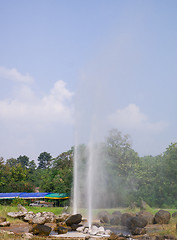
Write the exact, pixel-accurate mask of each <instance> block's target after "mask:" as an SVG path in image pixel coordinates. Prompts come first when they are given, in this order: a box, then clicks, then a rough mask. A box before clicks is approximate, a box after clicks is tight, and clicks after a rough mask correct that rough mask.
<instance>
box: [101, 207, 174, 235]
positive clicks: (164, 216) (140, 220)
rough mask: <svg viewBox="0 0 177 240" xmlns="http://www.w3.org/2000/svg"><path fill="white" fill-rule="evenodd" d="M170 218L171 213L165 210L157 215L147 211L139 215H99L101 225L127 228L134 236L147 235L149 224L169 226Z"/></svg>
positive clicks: (105, 212)
mask: <svg viewBox="0 0 177 240" xmlns="http://www.w3.org/2000/svg"><path fill="white" fill-rule="evenodd" d="M174 216H175V214H174ZM170 217H171V215H170V213H169V212H168V211H164V210H159V211H158V212H157V213H156V214H155V215H152V214H151V213H149V212H146V211H140V212H138V213H137V214H130V213H123V214H122V213H121V212H119V211H116V212H113V213H112V214H109V213H108V212H107V211H103V212H100V213H99V214H98V218H99V219H100V222H101V223H105V224H108V223H109V224H111V225H120V226H125V227H127V228H128V229H129V230H130V232H131V234H132V235H142V234H145V233H146V228H145V227H146V225H147V224H168V223H169V221H170Z"/></svg>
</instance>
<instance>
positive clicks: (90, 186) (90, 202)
mask: <svg viewBox="0 0 177 240" xmlns="http://www.w3.org/2000/svg"><path fill="white" fill-rule="evenodd" d="M93 157H94V156H93V145H92V143H90V144H89V158H88V180H87V183H88V192H87V196H88V226H89V228H91V225H92V219H93V214H92V209H93V179H94V176H93V172H94V169H93V164H94V163H93Z"/></svg>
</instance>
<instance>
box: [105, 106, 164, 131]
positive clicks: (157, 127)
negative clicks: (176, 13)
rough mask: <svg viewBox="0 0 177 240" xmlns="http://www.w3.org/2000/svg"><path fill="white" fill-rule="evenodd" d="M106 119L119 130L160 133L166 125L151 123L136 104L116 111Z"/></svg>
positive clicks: (161, 122)
mask: <svg viewBox="0 0 177 240" xmlns="http://www.w3.org/2000/svg"><path fill="white" fill-rule="evenodd" d="M108 119H109V122H110V123H111V125H113V126H116V127H119V128H120V129H124V130H125V129H126V130H136V131H143V132H146V131H147V132H149V131H150V132H154V133H157V132H161V131H163V130H164V129H165V128H166V127H167V125H168V124H167V123H166V122H164V121H158V122H151V121H150V120H149V119H148V117H147V116H146V115H145V114H144V113H143V112H141V111H140V109H139V107H138V106H137V105H136V104H129V105H128V106H127V107H125V108H123V109H118V110H117V111H116V112H114V113H113V114H111V115H110V116H109V117H108Z"/></svg>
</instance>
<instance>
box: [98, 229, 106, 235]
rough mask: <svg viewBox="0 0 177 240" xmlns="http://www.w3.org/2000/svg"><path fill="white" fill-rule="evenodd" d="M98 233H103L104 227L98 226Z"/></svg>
mask: <svg viewBox="0 0 177 240" xmlns="http://www.w3.org/2000/svg"><path fill="white" fill-rule="evenodd" d="M98 234H100V235H103V234H105V230H104V227H99V228H98Z"/></svg>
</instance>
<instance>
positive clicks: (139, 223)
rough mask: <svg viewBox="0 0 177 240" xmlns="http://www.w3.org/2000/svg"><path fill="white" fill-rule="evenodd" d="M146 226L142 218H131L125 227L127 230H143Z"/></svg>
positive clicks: (145, 221)
mask: <svg viewBox="0 0 177 240" xmlns="http://www.w3.org/2000/svg"><path fill="white" fill-rule="evenodd" d="M146 225H147V220H146V219H144V218H143V217H139V216H136V217H131V218H129V219H128V220H127V227H128V228H129V229H136V228H144V227H145V226H146Z"/></svg>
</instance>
